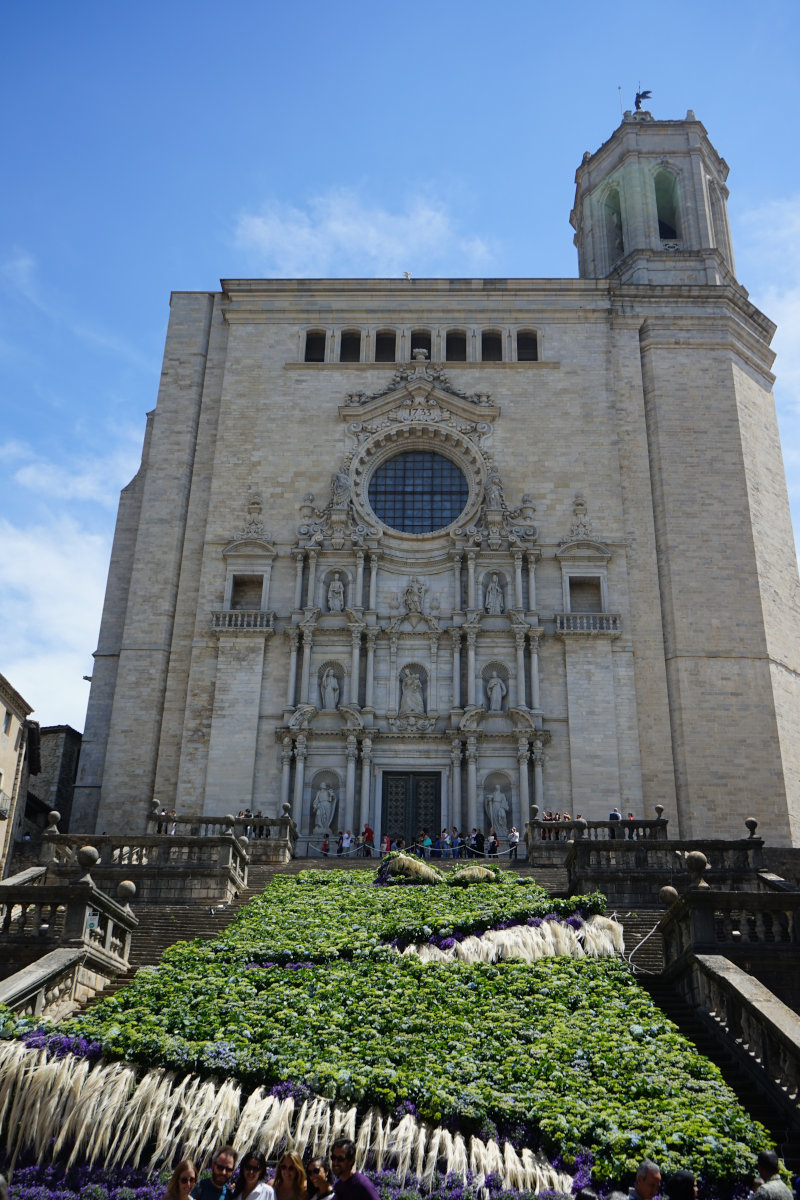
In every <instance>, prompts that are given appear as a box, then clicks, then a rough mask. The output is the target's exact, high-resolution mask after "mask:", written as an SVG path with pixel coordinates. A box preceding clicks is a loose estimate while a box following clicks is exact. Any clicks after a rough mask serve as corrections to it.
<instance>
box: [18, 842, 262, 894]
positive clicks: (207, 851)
mask: <svg viewBox="0 0 800 1200" xmlns="http://www.w3.org/2000/svg"><path fill="white" fill-rule="evenodd" d="M82 847H90V848H91V847H93V848H94V849H95V850H96V851H97V852H98V861H97V864H96V866H94V867H93V868H92V875H93V877H94V878H95V879H96V880H97V882H98V883H99V884H100V885H101V886H103V887H108V888H109V889H111V890H113V888H114V886H115V885H116V883H117V882H119V880H120V879H122V877H123V876H124V877H125V878H126V879H131V880H133V881H134V882H135V884H136V889H137V900H139V901H145V902H147V901H149V902H151V903H164V902H167V901H172V902H175V903H178V904H180V903H185V904H189V903H194V902H196V901H206V900H232V899H233V898H234V897H235V896H236V894H237V893H239V892H241V891H243V890H244V889H245V888H246V887H247V867H248V863H249V857H248V854H247V843H246V841H244V840H242V841H240V840H239V839H238V838H236V837H235V836H234V835H233V834H232V833H226V834H216V835H209V836H208V837H192V836H186V835H183V834H177V833H176V834H175V835H172V836H170V835H161V836H159V835H158V834H152V835H151V834H141V835H139V836H136V835H119V836H117V835H113V834H102V835H100V834H84V833H78V834H72V833H58V832H55V831H54V830H53V828H52V827H51V828H50V829H48V830H46V831H45V833H44V834H43V835H42V850H41V862H42V863H43V864H45V865H46V866H47V868H48V878H50V877H58V876H59V875H63V874H64V873H66V872H67V871H68V870H69V869H70V868H71V866H72V864H73V863H74V861H75V860H76V857H77V854H78V851H79V850H80V849H81V848H82Z"/></svg>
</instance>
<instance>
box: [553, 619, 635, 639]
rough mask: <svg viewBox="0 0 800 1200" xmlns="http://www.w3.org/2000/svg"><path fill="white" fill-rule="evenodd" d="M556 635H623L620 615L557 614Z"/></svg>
mask: <svg viewBox="0 0 800 1200" xmlns="http://www.w3.org/2000/svg"><path fill="white" fill-rule="evenodd" d="M555 618H556V633H557V634H568V633H583V634H587V633H588V634H606V635H608V634H612V635H613V636H614V637H619V635H620V634H621V633H622V618H621V617H620V615H619V613H556V614H555Z"/></svg>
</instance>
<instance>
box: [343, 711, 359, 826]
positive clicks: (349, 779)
mask: <svg viewBox="0 0 800 1200" xmlns="http://www.w3.org/2000/svg"><path fill="white" fill-rule="evenodd" d="M357 758H358V742H357V741H356V736H355V734H354V733H351V734H350V735H349V737H348V739H347V775H346V778H345V785H344V828H345V829H349V830H350V831H351V832H353V833H356V832H357V830H355V829H353V816H354V813H355V799H356V759H357Z"/></svg>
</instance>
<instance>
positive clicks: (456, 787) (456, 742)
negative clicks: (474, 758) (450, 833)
mask: <svg viewBox="0 0 800 1200" xmlns="http://www.w3.org/2000/svg"><path fill="white" fill-rule="evenodd" d="M450 763H451V766H452V773H451V777H452V780H453V783H452V788H451V796H450V809H451V811H450V824H451V825H455V826H456V828H457V829H459V830H461V831H462V832H463V829H462V821H463V816H462V813H461V739H460V738H453V743H452V748H451V750H450Z"/></svg>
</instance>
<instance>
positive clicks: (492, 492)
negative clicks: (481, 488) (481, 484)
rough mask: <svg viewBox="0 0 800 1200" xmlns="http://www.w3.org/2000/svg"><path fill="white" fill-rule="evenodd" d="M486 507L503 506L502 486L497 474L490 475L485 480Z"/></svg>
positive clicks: (497, 507)
mask: <svg viewBox="0 0 800 1200" xmlns="http://www.w3.org/2000/svg"><path fill="white" fill-rule="evenodd" d="M485 494H486V507H487V508H490V509H495V510H496V509H500V508H502V507H503V487H502V484H501V483H500V476H499V475H490V476H489V478H488V479H487V480H486V490H485Z"/></svg>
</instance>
